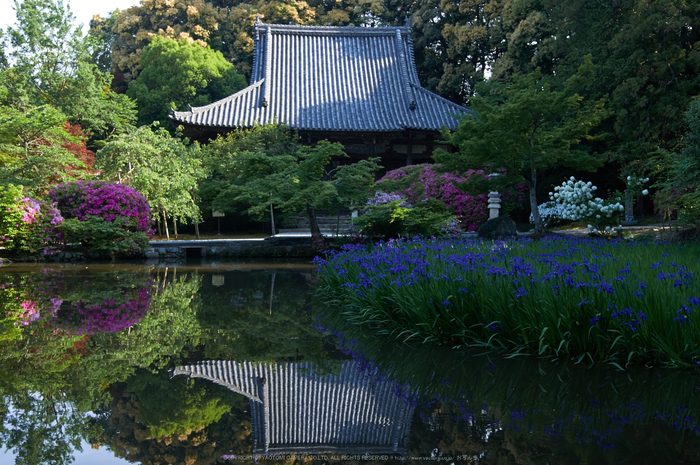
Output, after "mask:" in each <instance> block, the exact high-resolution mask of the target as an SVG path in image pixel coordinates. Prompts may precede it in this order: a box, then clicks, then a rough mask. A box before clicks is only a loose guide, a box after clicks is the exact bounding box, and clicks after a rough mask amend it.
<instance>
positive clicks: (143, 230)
mask: <svg viewBox="0 0 700 465" xmlns="http://www.w3.org/2000/svg"><path fill="white" fill-rule="evenodd" d="M49 197H50V198H51V199H52V200H54V201H55V202H56V205H57V206H58V208H59V209H60V210H61V213H62V214H63V216H64V217H65V218H66V220H65V222H64V224H63V226H62V230H63V233H64V236H65V239H66V242H67V243H69V244H71V247H72V248H79V250H81V251H82V252H85V253H89V254H92V255H95V256H112V257H137V256H143V254H144V253H145V251H146V250H147V248H148V236H149V235H152V233H153V230H152V229H151V226H152V224H153V221H152V219H151V208H150V206H149V205H148V201H147V200H146V198H145V197H144V196H143V195H141V194H140V193H139V192H137V191H136V190H134V189H132V188H131V187H129V186H125V185H123V184H111V183H107V182H103V181H76V182H69V183H66V184H61V185H59V186H57V187H56V188H54V189H53V190H51V191H50V192H49Z"/></svg>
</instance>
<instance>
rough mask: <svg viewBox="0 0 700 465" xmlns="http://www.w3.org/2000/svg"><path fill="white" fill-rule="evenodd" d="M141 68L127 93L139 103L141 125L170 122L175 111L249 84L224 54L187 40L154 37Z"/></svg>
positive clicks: (210, 100)
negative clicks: (171, 110) (173, 110)
mask: <svg viewBox="0 0 700 465" xmlns="http://www.w3.org/2000/svg"><path fill="white" fill-rule="evenodd" d="M141 67H142V69H141V73H140V74H139V77H138V78H136V80H134V81H131V82H130V83H129V90H128V91H127V95H128V96H129V97H131V98H133V99H134V100H136V101H137V102H138V114H139V124H140V125H144V124H146V125H148V124H151V123H152V122H153V121H161V122H164V123H165V122H168V119H167V116H168V112H169V111H170V109H171V108H175V109H183V108H185V107H186V105H188V104H192V105H194V106H201V105H206V104H208V103H211V102H213V101H216V100H219V99H222V98H224V97H226V96H228V95H231V94H233V93H235V92H237V91H239V90H240V89H242V88H243V87H245V84H246V83H245V79H244V78H243V76H241V75H240V74H237V73H236V71H235V69H234V68H233V65H231V63H228V62H227V61H226V60H225V59H224V57H223V55H222V54H221V53H220V52H216V51H214V50H212V49H211V48H209V47H208V46H206V45H204V46H202V45H200V44H198V43H196V42H190V41H188V40H186V39H183V40H179V41H177V40H174V39H165V38H163V37H160V36H154V37H153V40H152V42H151V44H150V45H149V46H148V47H146V49H145V50H144V51H143V56H142V57H141Z"/></svg>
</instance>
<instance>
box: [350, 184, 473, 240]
mask: <svg viewBox="0 0 700 465" xmlns="http://www.w3.org/2000/svg"><path fill="white" fill-rule="evenodd" d="M355 224H356V225H357V226H358V228H359V230H360V233H361V234H364V235H365V236H369V237H375V238H397V237H401V236H415V235H422V236H445V235H456V234H459V233H461V232H462V231H461V229H460V228H459V225H458V222H457V221H456V220H455V218H454V216H453V215H452V214H451V213H449V212H448V211H447V210H446V208H445V205H444V203H442V202H440V201H439V200H435V199H427V200H424V201H421V202H419V203H417V204H416V205H415V206H414V205H411V204H410V203H408V202H406V200H405V199H404V198H402V197H401V196H400V195H398V194H384V193H381V192H378V193H377V194H376V195H375V196H374V198H372V199H370V200H369V201H368V202H367V205H366V208H365V210H364V211H363V213H362V215H360V216H359V217H358V218H357V220H356V222H355Z"/></svg>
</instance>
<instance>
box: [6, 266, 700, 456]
mask: <svg viewBox="0 0 700 465" xmlns="http://www.w3.org/2000/svg"><path fill="white" fill-rule="evenodd" d="M313 282H314V276H313V268H312V267H311V266H310V265H308V264H306V263H289V262H280V263H258V262H197V263H194V262H187V263H184V262H183V263H180V264H169V265H167V266H165V265H162V264H160V265H144V264H102V265H100V264H89V265H84V264H83V265H63V264H62V265H46V264H39V265H9V266H4V267H2V268H0V286H1V287H2V289H1V292H0V306H1V307H2V308H3V309H4V311H3V313H2V315H4V316H5V318H4V319H3V320H2V323H1V324H0V357H1V358H2V360H1V363H0V390H1V392H2V394H3V405H2V409H1V410H0V416H1V418H0V420H1V421H2V423H1V425H0V441H2V446H3V449H2V451H1V452H0V463H3V464H4V463H8V464H9V463H22V464H63V463H71V460H72V459H74V462H73V463H75V464H87V463H90V464H116V463H142V464H188V465H199V464H224V463H226V464H229V463H230V464H233V463H253V460H255V461H256V462H257V463H261V464H264V463H294V462H296V463H302V462H303V463H319V464H320V463H324V462H325V463H363V464H364V463H426V462H428V463H436V462H438V461H440V462H441V463H479V464H582V463H585V464H607V463H609V464H624V463H630V464H645V463H649V464H659V463H664V464H665V463H686V464H688V463H691V464H692V463H700V440H699V436H698V432H699V431H700V429H699V426H700V422H699V421H698V419H699V418H700V417H699V416H698V413H699V412H700V405H699V402H698V400H697V399H698V393H699V392H698V390H699V389H700V376H699V375H698V374H697V372H695V371H685V370H659V369H653V368H651V369H649V368H643V369H635V370H630V371H628V372H624V373H620V372H615V371H613V370H610V369H607V368H605V367H592V368H590V367H585V366H578V365H572V364H570V363H552V362H549V361H543V360H537V359H532V358H521V359H514V360H504V359H501V358H499V357H498V356H497V355H494V354H469V353H465V352H457V351H451V350H449V349H443V348H429V347H423V346H418V347H412V346H408V345H401V344H395V343H392V342H391V341H386V340H381V339H376V338H373V337H372V335H371V334H363V333H360V332H358V331H357V329H356V328H354V327H352V326H350V325H347V324H346V323H345V322H344V321H343V320H342V318H339V317H338V316H337V312H335V311H333V309H330V308H327V307H325V306H324V305H322V304H320V303H319V302H317V301H315V300H314V299H313V296H312V289H313ZM81 448H82V449H83V452H81V451H80V449H81ZM3 452H4V454H3ZM295 454H296V455H295Z"/></svg>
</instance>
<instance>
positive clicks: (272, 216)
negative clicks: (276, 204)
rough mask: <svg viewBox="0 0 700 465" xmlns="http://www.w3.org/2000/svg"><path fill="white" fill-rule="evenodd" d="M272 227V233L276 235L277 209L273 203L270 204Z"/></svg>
mask: <svg viewBox="0 0 700 465" xmlns="http://www.w3.org/2000/svg"><path fill="white" fill-rule="evenodd" d="M270 228H271V229H272V235H273V236H274V235H275V211H274V208H273V207H272V204H270Z"/></svg>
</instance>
